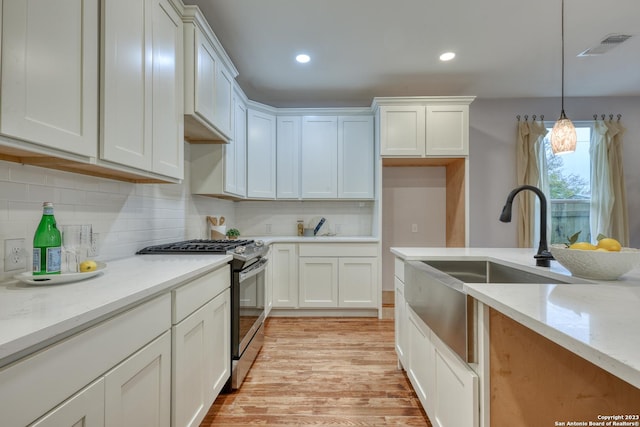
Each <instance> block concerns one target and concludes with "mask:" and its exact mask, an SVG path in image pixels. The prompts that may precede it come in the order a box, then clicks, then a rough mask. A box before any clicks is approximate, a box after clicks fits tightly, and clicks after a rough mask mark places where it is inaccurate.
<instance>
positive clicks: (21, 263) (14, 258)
mask: <svg viewBox="0 0 640 427" xmlns="http://www.w3.org/2000/svg"><path fill="white" fill-rule="evenodd" d="M26 269H27V250H26V249H25V247H24V239H6V240H5V241H4V271H16V270H26Z"/></svg>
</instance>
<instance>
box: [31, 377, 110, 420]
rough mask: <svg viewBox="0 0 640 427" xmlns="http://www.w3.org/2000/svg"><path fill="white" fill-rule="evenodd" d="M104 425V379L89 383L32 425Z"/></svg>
mask: <svg viewBox="0 0 640 427" xmlns="http://www.w3.org/2000/svg"><path fill="white" fill-rule="evenodd" d="M77 426H82V427H102V426H104V379H103V378H100V379H99V380H98V381H96V382H94V383H93V384H91V385H89V386H88V387H86V388H85V389H83V390H81V391H79V392H78V393H76V394H75V395H74V396H73V397H71V398H70V399H68V400H66V401H65V402H64V403H62V404H61V405H60V406H58V407H57V408H55V409H54V410H52V411H51V412H49V413H48V414H47V415H45V416H44V417H42V418H40V419H39V420H38V421H36V422H35V423H33V424H30V427H77Z"/></svg>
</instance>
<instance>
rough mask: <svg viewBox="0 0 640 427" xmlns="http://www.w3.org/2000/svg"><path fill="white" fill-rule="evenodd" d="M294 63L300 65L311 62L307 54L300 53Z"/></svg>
mask: <svg viewBox="0 0 640 427" xmlns="http://www.w3.org/2000/svg"><path fill="white" fill-rule="evenodd" d="M296 61H298V62H299V63H301V64H306V63H307V62H309V61H311V57H310V56H309V55H307V54H304V53H301V54H300V55H298V56H296Z"/></svg>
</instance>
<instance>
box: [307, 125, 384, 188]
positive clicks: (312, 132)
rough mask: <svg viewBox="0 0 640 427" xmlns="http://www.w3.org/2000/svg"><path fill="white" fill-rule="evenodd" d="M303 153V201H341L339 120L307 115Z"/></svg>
mask: <svg viewBox="0 0 640 427" xmlns="http://www.w3.org/2000/svg"><path fill="white" fill-rule="evenodd" d="M300 151H301V157H300V158H301V161H300V166H301V176H302V179H301V187H302V198H303V199H327V198H329V199H335V198H337V197H338V118H337V117H336V116H304V117H303V118H302V144H301V150H300ZM372 163H373V162H372Z"/></svg>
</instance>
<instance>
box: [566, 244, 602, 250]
mask: <svg viewBox="0 0 640 427" xmlns="http://www.w3.org/2000/svg"><path fill="white" fill-rule="evenodd" d="M569 249H582V250H583V251H594V250H596V247H595V246H594V245H592V244H591V243H589V242H577V243H574V244H572V245H571V246H569Z"/></svg>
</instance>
